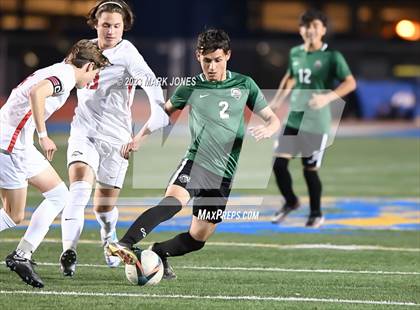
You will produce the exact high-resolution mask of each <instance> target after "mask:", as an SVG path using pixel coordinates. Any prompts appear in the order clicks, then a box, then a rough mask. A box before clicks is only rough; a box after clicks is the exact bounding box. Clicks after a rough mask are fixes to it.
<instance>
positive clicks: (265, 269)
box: [0, 262, 420, 276]
mask: <svg viewBox="0 0 420 310" xmlns="http://www.w3.org/2000/svg"><path fill="white" fill-rule="evenodd" d="M0 265H4V262H0ZM37 265H39V266H52V267H59V264H58V263H46V262H37ZM77 266H78V267H87V268H109V267H108V266H107V265H97V264H77ZM119 268H124V267H123V266H120V267H119ZM174 268H175V269H185V270H213V271H261V272H291V273H293V272H297V273H331V274H334V273H339V274H373V275H402V276H417V275H420V272H415V271H381V270H343V269H291V268H277V267H222V266H176V265H175V266H174Z"/></svg>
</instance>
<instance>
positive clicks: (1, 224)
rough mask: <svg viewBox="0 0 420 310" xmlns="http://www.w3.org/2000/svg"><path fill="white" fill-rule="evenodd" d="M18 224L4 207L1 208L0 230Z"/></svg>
mask: <svg viewBox="0 0 420 310" xmlns="http://www.w3.org/2000/svg"><path fill="white" fill-rule="evenodd" d="M15 226H16V223H15V222H14V221H13V220H12V219H11V218H10V216H9V215H8V214H7V213H6V210H4V208H1V209H0V231H3V230H6V229H8V228H13V227H15Z"/></svg>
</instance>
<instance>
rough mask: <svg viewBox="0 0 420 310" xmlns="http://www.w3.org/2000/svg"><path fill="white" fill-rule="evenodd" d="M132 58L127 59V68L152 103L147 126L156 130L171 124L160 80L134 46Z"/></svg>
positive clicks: (131, 52) (131, 51)
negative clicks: (164, 106) (165, 110)
mask: <svg viewBox="0 0 420 310" xmlns="http://www.w3.org/2000/svg"><path fill="white" fill-rule="evenodd" d="M130 56H131V57H130V58H129V59H128V60H127V61H128V63H127V68H128V71H129V73H130V75H131V76H132V77H134V79H135V80H137V81H139V86H141V88H142V89H143V90H144V91H145V92H146V94H147V97H148V98H149V103H150V117H149V119H148V121H147V123H146V124H147V128H148V130H150V131H152V132H153V131H155V130H158V129H160V128H163V127H165V126H167V125H168V124H169V118H168V115H167V114H166V113H165V112H164V111H163V105H164V102H165V100H164V98H163V92H162V87H161V85H160V82H159V80H158V79H157V78H156V76H155V74H154V72H153V71H152V69H150V67H149V66H148V64H147V63H146V61H145V60H144V58H143V56H141V55H140V53H139V52H138V51H137V49H136V48H135V47H134V46H132V48H131V49H130Z"/></svg>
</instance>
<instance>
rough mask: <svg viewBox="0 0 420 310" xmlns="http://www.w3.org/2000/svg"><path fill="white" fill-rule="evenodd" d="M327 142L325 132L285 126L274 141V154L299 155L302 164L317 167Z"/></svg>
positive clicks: (278, 155)
mask: <svg viewBox="0 0 420 310" xmlns="http://www.w3.org/2000/svg"><path fill="white" fill-rule="evenodd" d="M327 142H328V135H327V134H321V133H310V132H306V131H302V130H300V131H299V129H296V128H293V127H289V126H285V127H284V129H283V132H282V134H280V135H279V137H278V140H277V141H276V144H275V150H274V156H276V157H280V154H290V155H292V157H297V156H298V155H300V156H301V157H302V163H303V165H304V166H306V167H318V168H319V167H321V162H322V157H323V156H324V151H325V148H326V147H327Z"/></svg>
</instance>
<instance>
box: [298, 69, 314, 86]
mask: <svg viewBox="0 0 420 310" xmlns="http://www.w3.org/2000/svg"><path fill="white" fill-rule="evenodd" d="M311 73H312V72H311V69H308V68H305V69H299V70H298V74H299V82H300V83H304V84H311Z"/></svg>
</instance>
